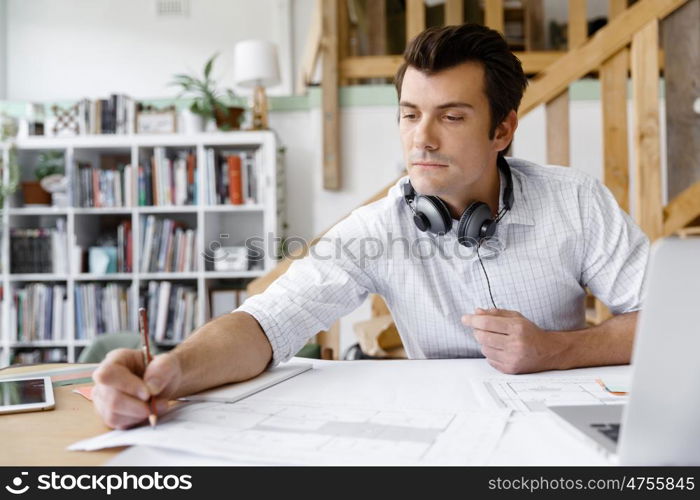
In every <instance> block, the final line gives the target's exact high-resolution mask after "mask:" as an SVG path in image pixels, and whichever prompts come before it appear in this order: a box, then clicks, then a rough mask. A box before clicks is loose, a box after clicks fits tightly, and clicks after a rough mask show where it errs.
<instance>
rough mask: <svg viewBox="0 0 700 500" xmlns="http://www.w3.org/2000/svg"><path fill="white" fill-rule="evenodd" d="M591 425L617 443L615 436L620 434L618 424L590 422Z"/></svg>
mask: <svg viewBox="0 0 700 500" xmlns="http://www.w3.org/2000/svg"><path fill="white" fill-rule="evenodd" d="M591 427H593V428H594V429H595V430H597V431H598V432H600V433H601V434H603V435H605V436H607V437H608V438H610V439H612V440H613V441H614V442H615V443H617V438H618V437H619V435H620V424H591Z"/></svg>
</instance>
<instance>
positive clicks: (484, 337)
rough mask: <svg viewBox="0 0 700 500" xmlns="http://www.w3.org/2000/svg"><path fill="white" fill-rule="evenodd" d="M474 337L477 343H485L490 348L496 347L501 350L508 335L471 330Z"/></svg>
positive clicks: (506, 341) (505, 345)
mask: <svg viewBox="0 0 700 500" xmlns="http://www.w3.org/2000/svg"><path fill="white" fill-rule="evenodd" d="M472 333H473V334H474V338H476V340H477V341H478V342H479V344H481V345H482V346H483V345H486V346H488V347H491V348H492V349H497V350H499V351H502V350H503V349H505V348H506V347H507V344H508V340H509V337H508V335H503V334H502V333H493V332H489V331H486V330H478V329H474V330H472Z"/></svg>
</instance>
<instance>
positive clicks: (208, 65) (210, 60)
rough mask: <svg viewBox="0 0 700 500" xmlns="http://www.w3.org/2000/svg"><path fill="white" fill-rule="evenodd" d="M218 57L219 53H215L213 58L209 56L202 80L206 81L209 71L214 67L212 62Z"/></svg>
mask: <svg viewBox="0 0 700 500" xmlns="http://www.w3.org/2000/svg"><path fill="white" fill-rule="evenodd" d="M218 55H219V53H218V52H216V53H215V54H214V55H213V56H211V57H210V58H209V60H208V61H207V63H206V64H205V65H204V78H206V79H208V78H209V74H210V73H211V69H212V67H213V66H214V60H215V59H216V58H217V56H218Z"/></svg>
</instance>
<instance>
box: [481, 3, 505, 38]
mask: <svg viewBox="0 0 700 500" xmlns="http://www.w3.org/2000/svg"><path fill="white" fill-rule="evenodd" d="M484 25H486V26H488V27H489V28H491V29H493V30H496V31H498V32H499V33H503V29H504V26H503V0H488V1H486V2H484Z"/></svg>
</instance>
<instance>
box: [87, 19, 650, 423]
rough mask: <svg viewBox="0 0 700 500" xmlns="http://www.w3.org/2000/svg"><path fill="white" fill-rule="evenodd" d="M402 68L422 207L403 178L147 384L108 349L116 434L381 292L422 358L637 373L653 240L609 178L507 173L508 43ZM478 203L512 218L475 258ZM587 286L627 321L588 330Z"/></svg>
mask: <svg viewBox="0 0 700 500" xmlns="http://www.w3.org/2000/svg"><path fill="white" fill-rule="evenodd" d="M404 57H405V63H404V64H403V65H402V67H401V68H400V69H399V71H398V73H397V77H396V87H397V91H398V95H399V101H400V102H399V128H400V132H401V141H402V143H403V149H404V154H405V159H406V163H407V169H408V175H409V178H410V181H411V186H412V188H413V190H414V193H413V196H410V190H406V186H405V184H406V180H407V179H402V180H401V181H400V182H399V183H398V184H397V185H396V186H394V187H393V188H392V189H391V190H390V192H389V194H388V195H387V197H386V198H384V199H382V200H380V201H378V202H376V203H374V204H371V205H369V206H366V207H362V208H360V209H358V210H355V211H354V212H353V213H352V214H351V215H350V216H349V217H348V218H346V219H345V220H343V221H341V222H340V223H339V224H338V225H336V226H335V227H334V228H333V229H332V230H331V231H330V232H329V234H328V235H327V236H326V238H324V239H323V240H322V241H321V242H319V243H318V244H317V245H316V246H315V247H313V248H312V249H311V250H312V251H311V254H310V256H309V257H307V258H305V259H302V260H298V261H296V262H294V263H293V264H292V266H291V267H290V269H289V270H288V272H287V273H286V274H285V275H283V276H282V277H280V278H279V279H278V280H277V281H276V282H275V283H273V284H272V285H271V286H270V287H269V288H268V290H267V291H266V292H265V293H263V294H261V295H257V296H254V297H251V298H250V299H248V300H247V301H246V302H245V303H244V304H243V305H242V306H241V307H239V308H238V309H237V310H236V311H234V312H233V313H231V314H227V315H224V316H222V317H219V318H217V319H215V320H213V321H211V322H209V323H208V324H206V325H204V326H202V327H201V328H199V329H198V330H197V331H196V332H195V333H194V334H193V335H192V336H191V337H190V338H188V339H187V340H186V341H185V342H183V343H182V344H181V345H179V346H178V347H177V348H176V349H174V350H173V351H172V352H170V353H167V354H163V355H160V356H158V357H156V358H155V360H154V361H153V363H151V365H150V366H149V367H148V369H147V370H146V373H145V374H144V373H143V372H144V370H143V365H142V358H141V356H140V353H139V352H138V351H132V350H119V351H115V352H113V353H110V355H109V356H108V357H107V359H106V360H105V361H104V362H103V363H102V365H101V366H100V367H99V369H98V370H97V371H96V372H95V375H94V378H95V381H96V386H95V391H94V398H95V403H96V408H97V410H98V411H99V413H100V414H101V415H102V417H103V419H104V421H105V422H106V423H107V424H108V425H110V426H112V427H117V428H125V427H128V426H130V425H133V424H135V423H138V422H141V421H143V420H144V419H146V417H147V416H148V408H147V405H146V403H145V402H146V401H147V399H148V397H149V396H150V395H151V394H152V395H154V396H156V397H157V404H158V406H159V407H160V408H161V409H164V407H165V405H166V403H167V401H168V399H171V398H174V397H178V396H181V395H183V394H187V393H192V392H196V391H199V390H202V389H205V388H207V387H211V386H216V385H220V384H224V383H228V382H233V381H238V380H243V379H247V378H250V377H253V376H255V375H257V374H258V373H260V372H261V371H263V370H264V369H265V368H266V367H267V366H269V365H270V364H271V363H272V364H275V363H278V362H280V361H284V360H287V359H289V358H290V357H292V356H293V355H294V353H296V352H297V350H298V349H300V348H301V347H302V346H303V344H304V343H305V342H306V340H307V339H308V338H309V337H310V336H312V335H314V334H316V333H317V332H318V331H320V330H323V329H326V328H328V327H329V325H331V324H332V323H333V322H334V321H335V320H336V319H338V318H339V317H341V316H342V315H344V314H346V313H347V312H349V311H351V310H352V309H354V308H355V307H357V306H358V305H359V304H360V303H362V301H363V300H364V299H365V298H366V297H367V296H368V294H370V293H379V294H381V295H382V296H383V297H384V298H385V300H386V302H387V304H388V306H389V308H390V309H391V311H392V313H393V316H394V319H395V320H396V323H397V326H398V329H399V332H400V333H401V337H402V340H403V343H404V346H405V348H406V351H407V353H408V355H409V357H411V358H419V359H420V358H441V357H442V358H444V357H481V356H484V357H486V358H487V360H488V362H489V363H490V364H491V365H492V366H494V367H495V368H497V369H498V370H500V371H502V372H505V373H528V372H536V371H542V370H551V369H568V368H575V367H581V366H592V365H605V364H621V363H628V362H629V360H630V353H631V346H632V341H633V335H634V327H635V324H636V319H637V312H636V311H637V310H638V309H639V308H640V293H641V292H640V291H641V288H642V282H643V277H644V269H645V266H646V260H647V254H648V240H647V239H646V237H645V236H644V234H643V233H642V232H641V231H640V230H639V228H638V227H637V226H635V224H634V223H633V222H632V221H631V219H630V217H629V216H628V215H627V214H625V213H624V212H622V210H620V208H619V206H618V205H617V204H616V202H615V200H614V199H613V197H612V195H611V194H610V192H609V191H608V190H607V189H605V188H604V187H603V186H602V185H601V184H600V183H599V182H598V181H596V180H594V179H592V178H589V177H588V176H586V175H584V174H582V173H580V172H576V171H574V170H573V169H568V168H562V167H541V166H537V165H533V164H530V163H528V162H524V161H520V160H515V159H509V160H508V161H507V163H506V164H505V166H504V165H503V159H502V158H501V157H500V156H499V155H500V154H501V152H502V151H504V150H505V149H506V148H507V147H508V145H509V144H510V143H511V141H512V139H513V134H514V133H515V130H516V128H517V114H516V112H517V108H518V106H519V104H520V100H521V97H522V94H523V92H524V89H525V86H526V84H527V81H526V79H525V76H524V74H523V71H522V67H521V65H520V62H519V61H518V60H517V58H515V56H513V54H512V53H511V52H510V51H509V50H508V47H507V45H506V43H505V41H504V40H503V38H502V37H501V36H500V35H499V34H498V33H497V32H495V31H492V30H490V29H488V28H485V27H482V26H475V25H463V26H451V27H445V28H431V29H428V30H426V31H425V32H423V33H422V34H421V35H419V36H418V37H417V38H416V39H415V40H414V41H413V42H412V43H411V44H410V45H409V47H407V49H406V52H405V54H404ZM497 165H499V166H500V167H497ZM510 191H512V197H511V198H510V201H509V197H508V196H507V192H510ZM429 196H435V197H439V200H438V199H437V198H429ZM417 200H421V202H420V203H419V202H417ZM430 200H433V201H432V203H434V204H437V205H441V206H442V212H437V214H438V215H439V216H435V214H432V216H433V221H432V222H433V223H434V224H444V228H443V229H444V231H441V230H440V229H439V228H438V229H437V230H435V228H432V226H431V228H427V225H429V224H428V222H430V220H429V219H430V217H427V216H426V217H423V216H421V215H420V211H421V209H420V206H421V205H420V204H421V203H424V202H429V201H430ZM479 201H480V202H482V203H484V204H486V205H485V207H482V208H485V209H486V212H487V215H488V216H491V217H499V219H498V222H497V223H495V222H494V223H491V226H489V230H488V231H484V232H483V234H486V235H490V234H491V233H493V238H492V240H489V241H487V243H489V242H495V243H497V244H496V245H490V244H484V245H482V244H481V243H482V240H481V238H480V235H481V234H482V233H476V234H477V236H479V237H478V238H477V241H476V243H477V244H471V246H465V245H462V244H461V243H464V241H463V240H464V239H463V238H462V237H461V236H463V235H462V234H461V231H462V224H460V223H459V222H460V219H462V220H464V219H465V218H468V216H469V214H470V213H471V208H470V209H469V210H467V207H470V206H471V205H472V203H474V202H479ZM465 211H466V212H467V214H465ZM440 214H442V215H440ZM421 217H423V219H421ZM436 217H437V218H438V219H440V218H441V219H440V220H437V221H436V220H435V219H436ZM414 219H416V220H414ZM479 224H481V223H479ZM486 225H488V222H487V223H486ZM418 226H421V227H420V228H419V227H418ZM484 227H486V226H484ZM421 229H428V230H427V231H426V232H422V231H421ZM441 232H444V234H440V233H441ZM416 242H418V243H420V244H418V245H414V243H416ZM471 243H474V242H471ZM468 244H469V243H468ZM585 287H588V288H589V289H590V290H591V291H592V292H593V293H594V294H595V295H596V296H597V297H599V298H600V299H601V300H603V301H604V302H605V303H606V304H607V305H608V306H609V307H610V308H611V310H612V311H613V313H614V314H615V316H614V317H613V318H612V319H610V320H608V321H606V322H604V323H603V324H601V325H599V326H596V327H592V328H585V317H584V312H585V311H584V297H585V290H584V288H585ZM496 302H497V303H498V304H496ZM497 305H498V308H496V306H497Z"/></svg>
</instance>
